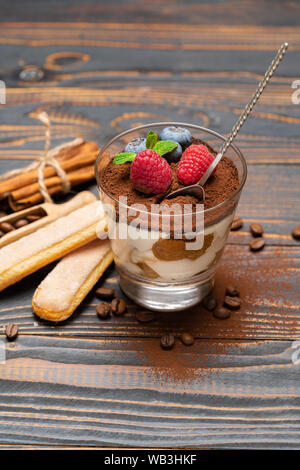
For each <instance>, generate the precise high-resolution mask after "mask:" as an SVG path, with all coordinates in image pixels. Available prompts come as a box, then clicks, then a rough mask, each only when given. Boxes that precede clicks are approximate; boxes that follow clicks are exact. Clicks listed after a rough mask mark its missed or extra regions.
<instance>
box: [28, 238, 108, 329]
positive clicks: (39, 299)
mask: <svg viewBox="0 0 300 470" xmlns="http://www.w3.org/2000/svg"><path fill="white" fill-rule="evenodd" d="M112 261H113V254H112V251H111V249H110V242H109V241H108V240H94V241H93V242H91V243H89V244H88V245H85V246H83V247H81V248H78V249H77V250H75V251H73V252H72V253H70V254H68V255H67V256H65V257H64V258H63V259H62V260H61V261H59V263H58V264H57V265H56V266H55V268H54V269H53V270H52V271H51V272H50V273H49V274H48V276H47V277H46V278H45V279H44V280H43V281H42V282H41V284H40V285H39V287H38V288H37V290H36V291H35V293H34V296H33V299H32V309H33V311H34V312H35V313H36V314H37V315H38V316H39V317H40V318H43V319H45V320H50V321H55V322H58V321H63V320H66V319H67V318H68V317H70V316H71V315H72V313H73V312H74V310H75V309H76V308H77V307H78V305H79V304H80V303H81V302H82V300H83V299H84V298H85V297H86V296H87V294H88V293H89V292H90V290H91V289H92V288H93V286H94V285H95V284H96V282H97V281H98V280H99V279H100V277H101V275H102V274H103V272H104V271H105V270H106V268H107V267H108V266H109V265H110V264H111V262H112Z"/></svg>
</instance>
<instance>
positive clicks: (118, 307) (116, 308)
mask: <svg viewBox="0 0 300 470" xmlns="http://www.w3.org/2000/svg"><path fill="white" fill-rule="evenodd" d="M126 310H127V305H126V302H125V300H124V299H120V298H119V297H116V298H115V299H114V300H113V301H112V303H111V311H112V313H113V314H114V315H116V316H121V315H124V313H125V312H126Z"/></svg>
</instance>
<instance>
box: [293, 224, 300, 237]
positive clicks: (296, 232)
mask: <svg viewBox="0 0 300 470" xmlns="http://www.w3.org/2000/svg"><path fill="white" fill-rule="evenodd" d="M292 237H293V238H295V240H300V225H298V227H295V228H294V230H293V231H292Z"/></svg>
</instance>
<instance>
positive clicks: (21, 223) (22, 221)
mask: <svg viewBox="0 0 300 470" xmlns="http://www.w3.org/2000/svg"><path fill="white" fill-rule="evenodd" d="M28 224H29V222H28V220H26V219H19V220H16V222H15V223H14V226H15V228H21V227H24V226H25V225H28Z"/></svg>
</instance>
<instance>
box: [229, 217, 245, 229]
mask: <svg viewBox="0 0 300 470" xmlns="http://www.w3.org/2000/svg"><path fill="white" fill-rule="evenodd" d="M243 225H244V222H243V220H242V219H241V218H240V217H237V216H236V217H234V219H233V221H232V224H231V229H230V230H239V229H240V228H242V226H243Z"/></svg>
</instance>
